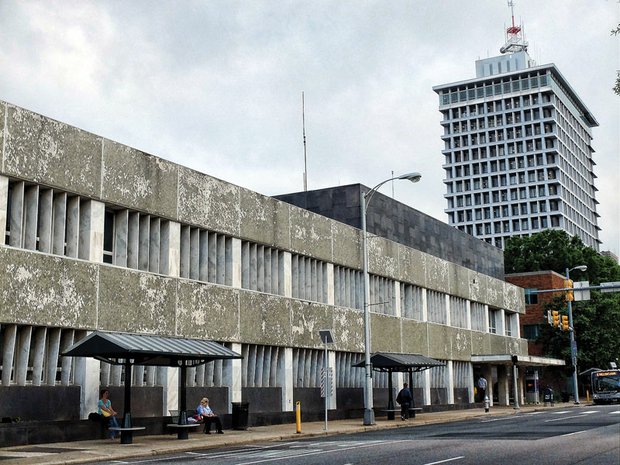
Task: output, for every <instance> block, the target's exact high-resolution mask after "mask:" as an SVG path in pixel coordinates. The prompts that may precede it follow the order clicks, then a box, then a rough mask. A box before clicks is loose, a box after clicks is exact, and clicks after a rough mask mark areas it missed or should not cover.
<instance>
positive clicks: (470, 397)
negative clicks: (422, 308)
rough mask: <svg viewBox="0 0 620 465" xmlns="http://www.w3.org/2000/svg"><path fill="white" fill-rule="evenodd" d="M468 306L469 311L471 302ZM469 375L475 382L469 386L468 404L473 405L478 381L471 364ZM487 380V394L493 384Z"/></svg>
mask: <svg viewBox="0 0 620 465" xmlns="http://www.w3.org/2000/svg"><path fill="white" fill-rule="evenodd" d="M467 304H468V305H467V308H468V310H469V302H467ZM468 313H469V312H468ZM469 375H470V379H471V380H473V382H471V383H469V384H468V386H467V403H469V404H473V403H474V402H475V401H476V399H475V396H474V386H475V384H476V381H477V380H476V379H475V378H474V366H473V365H472V364H471V363H470V364H469ZM486 380H487V392H488V391H489V384H492V383H490V382H489V379H488V378H486Z"/></svg>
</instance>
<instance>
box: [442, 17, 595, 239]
mask: <svg viewBox="0 0 620 465" xmlns="http://www.w3.org/2000/svg"><path fill="white" fill-rule="evenodd" d="M512 29H513V30H515V31H516V32H515V34H516V33H518V32H519V31H520V29H519V28H518V27H515V26H514V25H513V28H512ZM510 30H511V28H509V31H510ZM513 39H514V37H513ZM502 51H503V52H508V51H509V52H510V53H506V54H504V55H501V56H497V57H491V58H486V59H482V60H478V61H476V78H475V79H469V80H465V81H460V82H454V83H450V84H442V85H438V86H435V87H434V88H433V89H434V91H435V92H436V93H437V94H438V96H439V111H440V112H441V114H442V121H441V125H442V127H443V135H442V140H443V142H444V149H443V151H442V154H443V156H444V164H443V168H444V170H445V179H444V184H445V185H446V194H445V198H446V201H447V208H446V210H445V212H446V213H447V215H448V220H449V223H450V224H451V225H453V226H455V227H456V228H458V229H460V230H461V231H465V232H467V233H468V234H471V235H474V236H475V237H478V238H480V239H483V240H485V241H487V242H489V243H491V244H493V245H495V246H497V247H499V248H503V247H504V246H505V242H506V240H507V239H508V238H509V237H511V236H523V235H531V234H534V233H536V232H539V231H542V230H544V229H548V228H552V229H561V230H564V231H566V232H567V233H568V234H570V235H571V236H573V235H577V236H578V237H580V238H581V240H582V241H583V243H584V244H585V245H587V246H589V247H592V248H593V249H595V250H597V251H598V249H599V244H600V240H599V237H598V231H599V230H600V228H599V226H598V216H599V215H598V214H597V212H596V205H597V204H598V202H597V200H596V197H595V194H596V191H597V189H596V186H595V179H596V175H595V174H594V165H595V162H594V157H593V154H594V149H593V147H592V128H593V127H595V126H598V123H597V121H596V119H595V118H594V116H593V115H592V114H591V113H590V111H589V110H588V108H587V107H586V105H585V104H584V102H583V101H582V100H581V98H580V97H579V95H578V94H577V93H576V92H575V91H574V90H573V88H572V87H571V86H570V84H569V82H568V81H567V80H566V79H565V78H564V76H563V75H562V74H561V73H560V71H559V69H558V68H557V67H556V66H555V65H554V64H547V65H542V66H537V65H536V64H535V63H534V61H533V60H532V59H531V58H530V57H529V55H528V53H527V46H526V45H523V43H522V42H518V40H516V39H515V40H514V41H513V42H511V41H509V42H508V43H507V46H505V47H504V48H503V49H502Z"/></svg>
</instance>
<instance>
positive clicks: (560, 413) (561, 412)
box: [551, 410, 570, 415]
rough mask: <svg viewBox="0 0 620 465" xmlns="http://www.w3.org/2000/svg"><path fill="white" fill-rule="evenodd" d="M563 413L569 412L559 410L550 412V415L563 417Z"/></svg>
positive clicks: (567, 411) (568, 411)
mask: <svg viewBox="0 0 620 465" xmlns="http://www.w3.org/2000/svg"><path fill="white" fill-rule="evenodd" d="M565 413H570V410H560V411H559V412H551V415H564V414H565Z"/></svg>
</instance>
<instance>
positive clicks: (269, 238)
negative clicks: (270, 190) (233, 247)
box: [239, 188, 291, 250]
mask: <svg viewBox="0 0 620 465" xmlns="http://www.w3.org/2000/svg"><path fill="white" fill-rule="evenodd" d="M239 193H240V202H241V206H240V215H241V223H240V232H241V237H242V238H251V240H252V241H254V242H259V243H261V244H266V245H271V246H278V247H279V248H282V249H286V250H288V249H290V247H291V244H290V225H289V210H290V205H289V204H287V203H284V202H281V201H279V200H275V199H273V198H271V197H265V196H264V195H261V194H258V193H256V192H252V191H250V190H248V189H241V188H240V189H239Z"/></svg>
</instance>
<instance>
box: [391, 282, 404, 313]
mask: <svg viewBox="0 0 620 465" xmlns="http://www.w3.org/2000/svg"><path fill="white" fill-rule="evenodd" d="M393 301H394V316H395V317H397V318H400V317H401V316H402V309H401V308H400V281H394V299H393Z"/></svg>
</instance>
